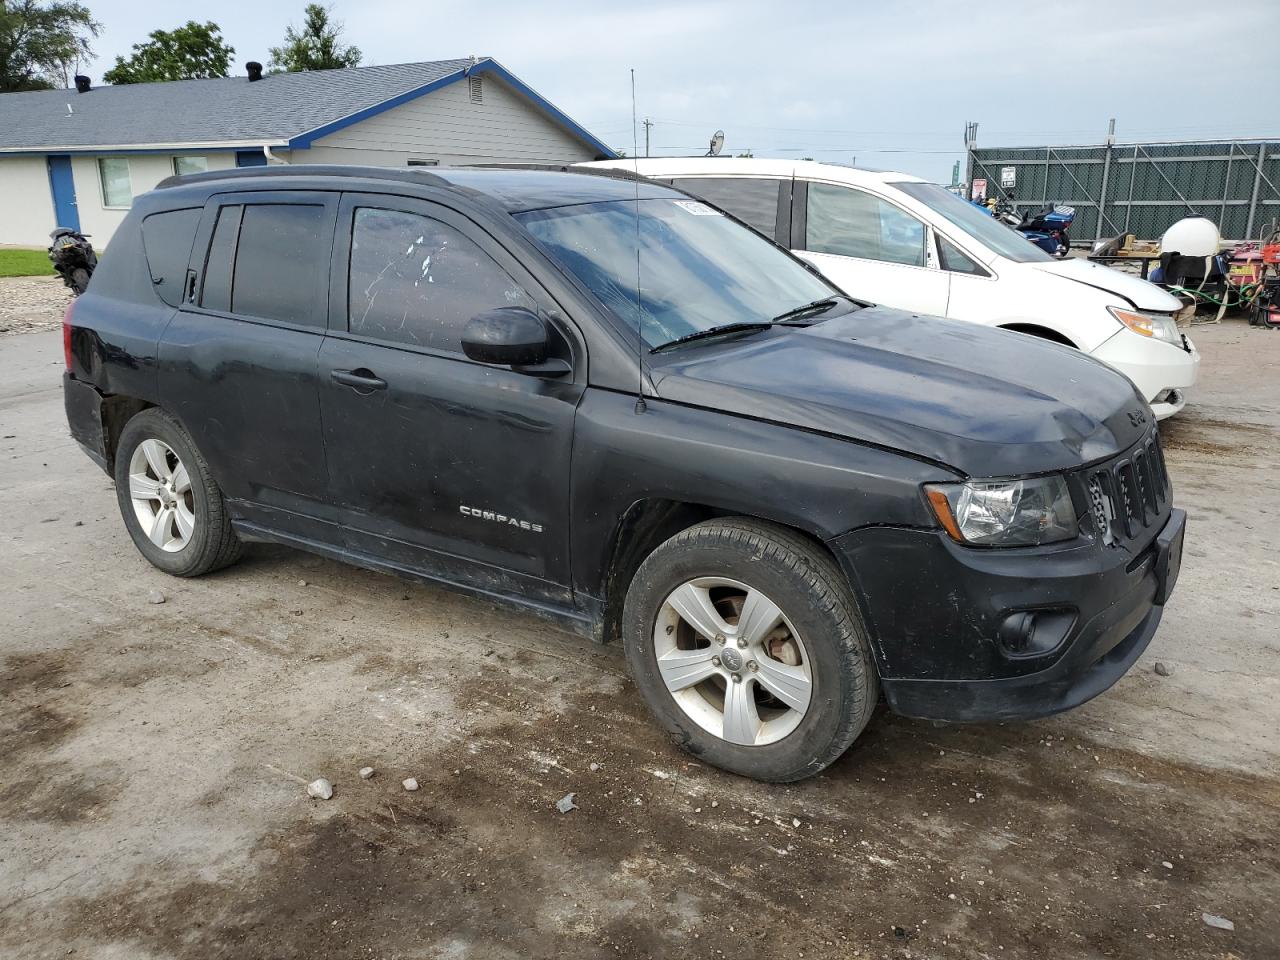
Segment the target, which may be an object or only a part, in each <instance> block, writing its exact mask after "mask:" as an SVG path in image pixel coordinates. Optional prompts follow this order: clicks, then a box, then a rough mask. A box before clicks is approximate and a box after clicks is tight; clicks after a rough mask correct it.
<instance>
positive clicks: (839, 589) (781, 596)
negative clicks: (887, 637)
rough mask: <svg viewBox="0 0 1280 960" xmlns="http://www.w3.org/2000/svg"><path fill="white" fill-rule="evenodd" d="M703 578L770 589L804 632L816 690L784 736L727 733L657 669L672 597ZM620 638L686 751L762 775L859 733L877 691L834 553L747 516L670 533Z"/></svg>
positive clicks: (641, 583) (814, 765)
mask: <svg viewBox="0 0 1280 960" xmlns="http://www.w3.org/2000/svg"><path fill="white" fill-rule="evenodd" d="M701 577H724V578H728V579H732V580H736V581H739V582H741V583H744V584H747V585H749V586H751V587H754V588H755V589H758V590H760V591H762V592H763V593H765V594H766V595H767V596H768V597H769V598H770V599H771V600H772V601H773V602H774V603H775V604H776V605H777V606H778V607H779V608H780V609H781V610H782V613H783V615H784V616H785V617H786V618H787V620H789V621H791V623H792V624H793V625H794V627H795V629H796V631H797V632H798V633H799V634H800V636H801V637H802V638H803V642H804V647H805V652H806V655H807V657H808V661H809V665H810V670H811V673H812V695H811V699H810V701H809V705H808V708H807V711H806V712H805V713H804V714H803V717H802V719H801V720H800V721H799V725H798V726H796V727H795V729H794V730H792V731H791V732H790V733H789V734H787V735H786V736H784V737H783V738H782V739H780V740H777V741H776V742H773V743H768V744H765V745H761V746H754V745H753V746H744V745H739V744H736V743H731V742H730V741H728V740H725V739H722V738H721V737H720V736H717V735H715V734H713V733H711V732H709V731H708V730H707V729H704V727H703V726H701V725H700V724H699V723H697V722H696V721H695V720H693V719H692V718H691V717H690V715H689V714H687V713H686V712H685V710H684V709H683V708H682V707H681V706H680V705H679V704H678V703H677V702H676V699H675V697H674V696H673V695H672V693H671V692H670V691H669V690H668V688H667V685H666V683H665V682H664V681H663V678H662V676H661V674H660V672H659V670H658V664H657V653H656V651H655V641H654V634H655V631H656V629H657V624H658V617H659V615H660V614H661V611H662V607H663V604H664V603H665V601H666V599H667V597H668V596H669V595H670V594H671V593H672V591H673V590H675V589H676V588H677V587H679V586H681V584H684V583H686V582H688V581H691V580H694V579H697V578H701ZM622 633H623V646H624V649H625V652H626V657H627V663H628V666H629V668H630V672H631V675H632V677H633V679H634V680H635V683H636V686H637V687H638V688H639V690H640V694H641V696H642V697H643V698H644V700H645V703H646V704H647V705H648V706H649V709H650V710H651V711H652V712H653V713H654V715H655V716H656V717H657V719H658V721H659V723H660V724H661V725H662V727H663V728H664V729H665V730H667V732H668V733H670V734H671V735H672V736H673V737H674V738H675V740H676V742H677V743H678V744H679V745H680V746H681V747H682V748H684V749H685V750H687V751H688V752H689V753H691V754H693V755H694V756H696V757H698V758H699V759H701V760H704V761H706V762H707V763H710V764H712V765H714V766H717V767H720V768H722V769H724V770H728V771H731V772H733V773H737V774H741V775H743V776H747V777H752V778H754V779H757V780H765V781H770V782H774V783H786V782H789V781H794V780H800V779H803V778H805V777H809V776H812V775H814V774H816V773H818V772H820V771H821V770H823V769H825V768H826V767H827V766H828V765H829V764H831V763H832V762H834V761H835V760H836V759H838V758H839V757H840V756H841V754H843V753H844V752H845V750H847V749H848V748H849V745H850V744H851V743H853V741H854V740H855V739H856V738H857V736H858V734H860V733H861V732H862V730H863V728H864V727H865V726H866V725H867V721H869V720H870V719H871V714H872V712H873V711H874V709H875V707H876V703H877V702H878V700H879V681H878V678H877V676H876V670H875V666H874V663H873V662H872V657H871V648H870V644H869V642H868V640H867V633H866V629H865V627H864V626H863V624H862V619H861V616H860V615H859V613H858V608H857V605H856V603H855V602H854V599H853V597H852V596H851V594H850V590H849V586H848V583H847V581H846V579H845V577H844V576H843V575H842V574H841V572H840V570H839V568H838V567H837V566H836V564H835V563H834V561H833V560H832V559H831V558H830V556H828V555H827V554H825V553H824V552H822V550H821V549H820V548H818V547H816V546H815V545H813V544H812V543H810V542H809V541H807V540H806V539H805V538H804V537H802V536H800V535H798V534H796V533H795V532H793V531H791V530H788V529H787V528H785V527H780V526H777V525H774V524H770V523H764V522H761V521H757V520H751V519H746V518H731V519H724V520H709V521H706V522H704V523H699V524H697V525H695V526H693V527H690V528H689V529H687V530H684V531H682V532H681V533H678V534H676V535H675V536H674V537H672V538H671V539H669V540H667V541H666V542H665V543H663V544H662V545H661V546H659V547H658V548H657V549H656V550H654V551H653V553H651V554H650V555H649V557H648V558H647V559H646V560H645V561H644V563H643V564H641V566H640V569H639V570H638V571H637V572H636V575H635V578H634V579H633V580H632V582H631V585H630V587H629V588H628V590H627V597H626V603H625V608H624V611H623V631H622Z"/></svg>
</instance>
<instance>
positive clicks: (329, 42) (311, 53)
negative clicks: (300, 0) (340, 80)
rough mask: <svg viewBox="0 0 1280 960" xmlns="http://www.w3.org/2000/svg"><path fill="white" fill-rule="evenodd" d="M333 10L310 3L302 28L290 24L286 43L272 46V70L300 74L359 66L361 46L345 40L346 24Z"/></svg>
mask: <svg viewBox="0 0 1280 960" xmlns="http://www.w3.org/2000/svg"><path fill="white" fill-rule="evenodd" d="M332 12H333V11H332V10H331V9H330V8H328V7H322V6H320V4H318V3H309V4H307V9H306V11H305V20H304V21H303V24H302V29H301V30H295V29H294V28H293V24H289V26H288V28H287V29H286V30H285V32H284V46H282V47H272V48H271V69H272V70H274V71H277V72H284V73H296V72H297V71H299V70H333V69H336V68H338V67H358V66H360V61H361V60H362V59H363V56H364V55H363V54H361V53H360V49H359V48H358V47H353V46H350V45H349V44H344V43H342V24H341V23H338V22H337V21H335V20H334V19H333V17H332Z"/></svg>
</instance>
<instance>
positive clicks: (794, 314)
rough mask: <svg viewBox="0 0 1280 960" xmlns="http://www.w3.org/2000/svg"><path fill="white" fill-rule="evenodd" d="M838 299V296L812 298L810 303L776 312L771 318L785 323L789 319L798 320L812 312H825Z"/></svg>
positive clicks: (776, 321)
mask: <svg viewBox="0 0 1280 960" xmlns="http://www.w3.org/2000/svg"><path fill="white" fill-rule="evenodd" d="M840 300H841V298H840V297H823V298H822V299H821V300H814V301H813V302H812V303H805V304H801V305H800V306H798V307H796V308H795V309H793V310H788V311H786V312H785V313H780V314H778V315H777V316H776V317H774V318H773V322H774V323H786V322H787V321H789V320H799V319H801V318H803V317H807V316H809V315H810V314H813V313H825V312H826V311H828V310H830V309H831V308H832V307H834V306H835V305H836V304H837V303H839V302H840Z"/></svg>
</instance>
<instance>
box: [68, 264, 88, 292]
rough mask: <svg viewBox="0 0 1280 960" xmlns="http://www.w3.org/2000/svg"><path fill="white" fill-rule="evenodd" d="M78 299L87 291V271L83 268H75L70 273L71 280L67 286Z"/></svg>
mask: <svg viewBox="0 0 1280 960" xmlns="http://www.w3.org/2000/svg"><path fill="white" fill-rule="evenodd" d="M68 285H69V286H70V287H71V289H72V290H73V291H74V292H75V295H76V296H77V297H78V296H80V294H82V293H84V292H85V291H86V290H88V289H89V271H88V270H86V269H85V268H84V267H76V268H75V269H74V270H72V271H71V280H70V282H69V284H68Z"/></svg>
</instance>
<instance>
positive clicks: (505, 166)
mask: <svg viewBox="0 0 1280 960" xmlns="http://www.w3.org/2000/svg"><path fill="white" fill-rule="evenodd" d="M460 169H464V170H544V171H547V172H550V173H583V174H586V175H588V176H592V177H609V178H610V179H613V180H639V181H641V182H642V183H649V182H650V181H651V179H652V178H650V177H646V176H645V175H644V174H642V173H636V172H635V171H634V170H625V169H622V168H619V167H579V166H577V165H575V164H572V163H469V164H466V165H465V166H464V167H461V168H460ZM662 186H664V187H665V186H669V184H666V183H664V184H662Z"/></svg>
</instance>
